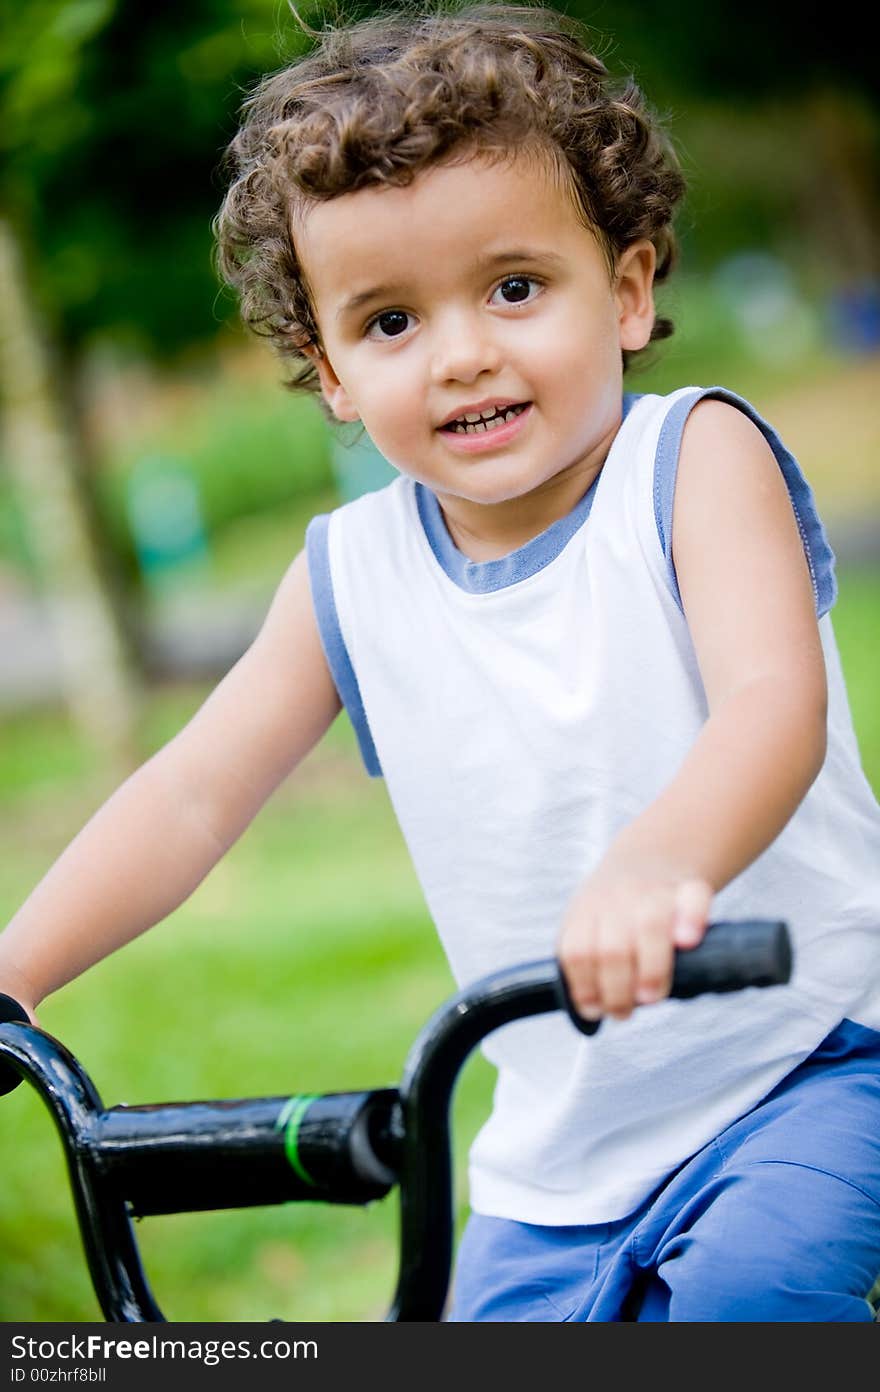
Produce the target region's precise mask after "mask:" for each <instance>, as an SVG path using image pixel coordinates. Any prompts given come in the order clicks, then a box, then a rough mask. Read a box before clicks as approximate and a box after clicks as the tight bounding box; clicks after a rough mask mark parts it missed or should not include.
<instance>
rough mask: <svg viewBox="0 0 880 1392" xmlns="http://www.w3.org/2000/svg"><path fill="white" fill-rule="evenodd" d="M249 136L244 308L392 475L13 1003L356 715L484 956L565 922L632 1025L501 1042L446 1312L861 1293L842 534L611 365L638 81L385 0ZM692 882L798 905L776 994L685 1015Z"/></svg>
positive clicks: (240, 179)
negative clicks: (368, 441)
mask: <svg viewBox="0 0 880 1392" xmlns="http://www.w3.org/2000/svg"><path fill="white" fill-rule="evenodd" d="M232 155H233V162H234V180H233V183H232V186H231V188H230V191H229V194H228V195H227V198H226V201H225V203H224V207H223V209H222V211H221V214H220V217H219V219H218V235H219V243H220V251H221V265H222V267H223V269H224V272H225V274H226V275H227V277H228V278H229V279H230V280H231V281H232V282H233V283H234V284H236V285H237V287H238V289H239V291H240V294H241V297H242V307H243V312H244V314H245V316H246V318H247V319H248V320H249V321H250V322H251V323H253V324H254V325H255V326H256V327H260V328H262V329H263V330H264V331H267V332H269V333H270V334H271V335H272V336H273V338H274V339H275V342H276V344H277V346H278V347H279V348H280V349H281V350H282V351H283V352H284V353H286V354H288V355H289V356H290V358H291V359H292V361H293V362H294V364H295V365H296V369H297V375H296V376H295V385H298V386H299V387H301V388H302V389H305V390H312V391H317V390H319V391H320V393H321V397H322V399H323V402H324V403H325V406H326V407H327V408H328V409H329V410H330V412H332V414H333V416H335V417H336V418H337V419H339V420H347V421H355V420H361V421H362V422H363V424H364V426H365V427H366V429H367V430H368V431H369V434H370V436H371V437H372V439H373V440H374V442H375V444H376V446H377V448H378V449H379V451H380V452H381V453H382V454H383V455H384V456H385V458H387V459H388V460H389V461H390V462H391V463H392V464H393V465H394V466H395V467H396V468H397V469H398V470H399V471H400V475H401V476H400V478H399V479H397V480H396V481H395V482H394V483H393V484H391V485H390V486H389V487H388V488H386V489H384V490H382V491H380V492H377V493H373V494H370V495H367V496H365V497H363V498H361V499H359V500H357V501H355V502H354V503H350V504H348V505H347V506H345V507H343V508H340V509H337V511H336V512H334V513H333V514H332V515H331V516H330V517H329V518H328V517H323V518H316V519H315V520H314V521H313V522H312V524H311V525H310V528H309V533H308V538H307V547H306V553H305V554H303V555H300V556H298V557H297V558H296V560H295V561H294V563H293V565H292V566H291V568H290V570H289V572H288V574H287V575H286V577H285V578H284V580H283V582H282V584H281V586H280V588H279V591H278V594H277V596H276V599H275V601H274V603H273V605H272V607H271V610H270V612H269V615H268V617H267V619H266V623H265V625H264V627H263V630H262V631H261V633H260V634H259V636H258V637H257V639H256V641H255V642H254V644H253V646H252V648H251V649H250V650H249V652H248V653H247V654H246V655H245V657H244V658H242V660H241V661H240V662H239V663H238V664H237V666H236V667H235V668H233V670H232V671H231V672H230V673H229V675H228V676H227V677H226V678H225V680H224V681H223V682H222V683H221V684H220V686H219V687H218V688H217V690H216V691H215V692H214V694H213V695H212V696H211V697H210V698H209V700H208V701H207V702H206V704H205V706H204V707H203V708H202V710H201V711H200V712H199V713H198V714H197V715H196V717H195V718H194V720H193V721H192V722H191V723H190V724H189V725H188V726H187V727H186V728H185V729H184V730H183V731H182V732H181V733H180V734H179V735H178V736H177V738H176V739H175V740H173V741H172V742H171V743H170V744H169V745H168V746H167V747H166V748H165V749H164V750H162V751H161V752H160V753H159V754H158V755H157V756H156V757H155V758H154V759H152V760H151V761H150V762H149V763H148V764H147V765H145V767H144V768H143V769H142V770H140V771H139V772H138V773H137V774H135V775H134V776H133V778H131V779H130V780H129V781H128V782H127V783H126V784H125V785H123V787H122V788H121V789H120V790H119V792H118V793H116V794H115V796H114V797H113V798H112V799H111V800H110V802H109V803H108V804H107V805H106V807H105V808H104V809H102V810H101V811H100V812H99V813H98V814H97V816H96V817H95V818H94V819H93V821H92V822H91V823H90V824H89V825H88V826H87V827H86V828H85V829H84V831H83V832H82V833H81V834H80V836H79V837H78V838H77V840H76V841H75V842H74V843H73V844H72V845H71V847H70V848H69V849H68V850H67V851H66V852H65V853H64V855H63V856H62V857H61V858H60V860H59V861H58V863H57V864H56V866H55V867H54V868H53V869H52V870H51V871H50V873H49V875H48V876H47V877H46V879H45V880H44V881H43V882H42V884H41V885H39V886H38V887H37V889H36V890H35V891H34V893H33V895H32V896H31V898H30V899H29V900H28V901H27V903H26V904H25V905H24V906H23V908H22V909H21V911H20V913H19V914H18V915H17V916H16V918H15V919H14V920H13V922H12V924H10V926H9V928H8V929H7V931H6V933H5V935H4V938H3V939H2V941H0V990H5V991H7V992H9V993H10V994H12V995H16V996H18V997H19V999H21V1000H23V1001H24V1003H25V1004H26V1005H27V1006H28V1007H29V1008H32V1007H33V1006H34V1004H36V1002H37V1001H38V1000H39V999H40V998H42V996H44V995H45V994H47V992H49V991H51V990H54V989H56V988H57V987H58V986H60V985H61V984H62V983H63V982H64V981H66V980H69V979H70V977H71V976H73V975H75V974H76V973H77V972H78V971H81V970H83V969H84V968H85V967H86V966H87V965H88V964H89V963H90V962H92V961H94V960H95V959H96V958H97V957H99V956H101V955H103V954H104V953H106V952H108V951H110V950H112V949H113V948H115V947H117V946H118V945H120V944H121V943H122V942H124V941H126V940H128V939H129V938H131V937H132V936H133V935H134V934H135V933H137V932H139V931H141V930H142V929H144V928H146V927H147V926H149V925H150V924H152V923H154V922H156V921H157V919H159V918H161V917H162V916H164V915H165V914H167V913H168V912H170V910H171V909H172V908H174V907H175V906H176V905H177V904H178V903H180V902H181V900H182V899H183V898H184V897H185V896H186V895H187V894H188V893H190V892H191V890H192V889H193V888H194V887H195V885H196V884H197V883H198V882H199V881H200V880H201V878H202V877H203V876H204V875H205V874H206V873H207V871H208V870H209V869H210V868H211V866H212V865H213V864H214V863H215V862H216V861H217V860H218V859H219V858H220V856H221V855H222V854H223V852H224V851H225V850H226V849H227V847H228V846H229V845H231V844H232V842H233V841H234V840H235V839H236V837H237V836H238V835H240V833H241V832H242V831H243V829H244V828H245V826H246V825H247V824H248V822H249V821H250V820H251V818H252V817H253V816H254V814H255V813H256V811H257V810H258V809H259V807H260V806H261V805H262V804H263V802H264V801H265V800H266V798H267V797H268V795H269V793H270V792H271V791H272V789H273V788H274V787H275V786H277V784H278V783H279V782H280V781H281V779H282V778H284V777H285V776H286V775H287V774H288V773H290V772H291V771H292V770H293V769H294V768H295V767H296V765H297V764H298V763H299V761H300V760H301V759H302V757H303V756H304V755H305V753H306V752H307V751H308V750H309V749H310V748H311V747H312V745H313V744H314V743H315V742H316V740H317V739H318V738H320V736H321V735H322V734H323V733H324V731H325V730H326V729H327V727H328V725H329V724H330V723H331V721H332V720H333V719H334V717H335V716H336V714H337V712H338V711H339V709H340V707H341V705H342V704H344V705H345V707H346V709H347V710H348V712H349V714H350V716H351V718H352V721H353V723H354V726H355V729H356V732H357V735H358V739H359V743H360V747H361V751H362V754H363V757H364V762H365V764H366V767H367V769H368V771H369V772H370V773H371V774H374V775H378V774H382V775H383V776H384V777H385V778H386V779H387V781H388V787H389V793H390V795H391V798H392V802H393V804H394V807H395V810H396V812H397V815H398V817H399V820H400V823H401V827H402V829H403V832H404V835H405V836H406V839H407V842H408V845H409V848H410V851H411V853H412V856H413V860H414V863H415V866H416V869H417V871H418V873H419V877H420V880H421V884H422V886H423V888H424V891H425V895H426V899H427V902H428V905H429V907H430V909H431V912H432V915H433V917H434V919H435V922H436V924H437V927H438V931H439V932H440V934H441V937H442V939H443V942H444V946H445V948H446V951H447V953H448V956H449V960H450V963H451V966H452V969H453V971H454V973H455V975H456V977H457V979H458V980H459V982H461V983H465V982H467V981H470V980H472V979H474V978H475V977H477V976H480V975H483V974H484V973H486V972H488V971H491V970H495V969H498V968H500V967H502V966H504V965H508V964H510V963H513V962H515V961H518V960H528V959H530V958H535V957H538V956H542V955H546V953H547V952H548V951H549V950H551V949H552V947H553V945H554V943H555V945H556V949H557V951H558V954H559V957H560V960H561V962H562V965H563V968H564V970H565V973H566V977H567V981H568V985H569V988H570V992H571V995H572V998H573V1000H574V1001H575V1003H576V1006H577V1008H578V1009H579V1010H580V1011H581V1012H582V1013H583V1014H584V1015H585V1016H587V1017H589V1018H595V1017H598V1016H599V1015H606V1016H611V1017H612V1019H610V1020H608V1021H606V1024H605V1025H604V1026H603V1029H602V1031H601V1032H600V1034H599V1035H597V1036H596V1038H595V1039H591V1040H584V1039H583V1038H581V1037H580V1036H579V1035H577V1034H576V1032H575V1031H573V1030H572V1029H571V1025H570V1022H569V1021H567V1020H566V1019H564V1018H562V1017H561V1016H551V1017H546V1018H543V1019H537V1020H531V1021H526V1022H522V1023H520V1024H517V1025H512V1026H508V1027H506V1028H505V1029H504V1030H501V1031H498V1032H497V1034H496V1035H494V1036H492V1037H491V1038H490V1040H489V1041H488V1043H487V1046H486V1050H485V1052H486V1053H487V1055H488V1056H489V1058H490V1059H491V1060H492V1061H493V1062H494V1063H495V1064H496V1066H497V1068H498V1086H497V1090H496V1096H495V1103H494V1108H493V1113H492V1116H491V1118H490V1120H489V1122H488V1123H487V1125H486V1126H485V1127H484V1129H483V1131H482V1132H481V1133H480V1136H479V1137H478V1138H477V1141H476V1142H475V1145H474V1147H473V1151H472V1156H471V1174H470V1178H471V1204H472V1209H473V1214H472V1217H471V1220H470V1222H469V1224H468V1229H467V1232H466V1234H465V1237H464V1239H463V1242H462V1246H461V1250H460V1253H459V1260H458V1270H457V1278H456V1291H455V1305H454V1309H453V1312H452V1316H451V1317H452V1318H454V1319H458V1320H560V1319H566V1320H619V1319H627V1318H632V1319H642V1320H676V1321H690V1320H722V1319H724V1320H810V1321H832V1320H833V1321H837V1320H847V1321H849V1320H853V1321H859V1320H868V1319H870V1318H872V1311H871V1309H870V1306H869V1305H868V1302H867V1299H866V1296H867V1293H868V1291H869V1289H870V1287H871V1285H872V1283H873V1279H874V1277H875V1275H876V1273H877V1271H878V1270H880V1223H878V1206H880V953H878V950H877V949H878V934H880V884H878V876H877V865H878V863H880V857H878V851H880V809H878V807H877V804H876V801H875V800H874V798H873V795H872V793H871V790H870V788H869V787H868V785H867V782H866V780H865V778H864V774H863V773H862V770H861V766H860V762H859V757H858V749H857V746H856V742H855V737H854V734H853V731H852V725H851V721H850V717H849V711H848V703H847V696H846V690H845V686H844V682H843V677H842V674H841V671H840V665H839V660H838V657H837V650H836V645H835V641H834V635H833V630H832V627H831V621H830V617H829V616H828V610H829V609H830V607H831V605H832V603H833V601H834V597H835V583H834V574H833V556H832V554H831V552H830V550H829V547H828V545H827V541H826V539H825V535H824V532H823V529H822V525H821V522H820V521H819V519H818V517H817V515H816V512H815V508H814V505H813V499H812V495H811V493H810V490H809V487H808V485H807V483H806V481H805V480H804V479H803V476H802V475H801V473H800V470H799V469H798V466H797V464H796V463H795V461H794V460H793V459H792V458H791V456H790V455H789V454H788V453H787V452H786V450H785V449H784V447H783V446H782V444H781V442H780V441H779V440H778V438H777V437H776V435H775V434H774V432H773V431H772V430H771V428H770V427H769V426H768V425H766V424H765V423H764V422H763V421H761V420H760V418H759V417H758V416H757V415H756V413H755V412H754V411H753V410H752V409H751V407H749V406H748V405H747V404H746V403H744V402H742V401H740V400H739V399H738V398H736V397H734V396H733V395H732V394H731V393H728V392H725V391H723V390H722V389H720V388H719V389H712V390H710V391H708V392H707V391H704V390H700V389H695V388H685V389H683V390H682V391H679V392H675V393H673V394H672V395H671V396H670V397H666V398H660V397H655V396H643V397H633V396H630V395H626V394H624V392H623V385H622V375H623V370H624V367H625V364H626V362H627V360H628V359H629V357H630V356H631V355H632V354H635V353H638V352H640V351H642V350H643V349H644V348H645V347H646V345H647V344H648V343H649V341H650V340H651V339H652V338H656V337H661V336H664V335H665V334H666V333H668V332H669V331H670V329H671V326H670V325H669V323H668V322H667V321H663V320H658V319H657V317H656V315H655V311H654V303H653V285H654V283H655V282H656V281H658V280H662V279H663V278H664V277H665V275H666V274H667V273H668V271H669V269H670V267H671V265H672V260H673V255H674V239H673V234H672V230H671V222H672V214H673V212H674V208H675V205H676V203H677V201H678V199H679V198H680V196H681V193H682V181H681V177H680V175H679V173H678V170H677V168H676V166H675V163H674V160H673V158H672V156H671V154H670V152H669V151H668V149H667V147H666V145H665V143H664V141H663V139H662V137H661V135H660V134H659V133H658V131H657V130H656V129H655V128H654V127H653V125H652V123H651V121H650V119H649V116H648V115H647V113H646V111H645V108H644V105H643V103H642V100H641V96H640V94H639V93H638V91H637V89H635V88H634V87H633V86H631V85H630V86H629V87H627V88H626V89H625V90H623V91H622V92H620V93H614V92H613V91H612V90H611V89H610V85H609V83H608V79H607V75H606V73H605V70H604V68H603V66H602V64H601V63H600V62H599V61H598V60H597V59H596V58H595V57H593V56H592V55H590V54H589V53H588V52H587V51H586V49H585V47H584V44H583V41H582V39H581V37H580V35H579V33H578V31H577V30H576V28H575V26H573V25H572V24H571V23H570V22H568V21H566V20H564V19H562V18H561V17H560V16H558V15H555V14H554V13H553V12H551V11H539V10H533V9H517V8H512V7H506V6H478V7H472V8H469V9H466V10H464V11H461V12H459V13H456V14H452V15H450V14H446V13H444V12H442V11H441V12H439V13H422V12H421V11H413V12H412V13H410V12H408V11H406V12H405V11H396V12H394V13H390V14H389V15H388V16H386V17H385V18H383V19H380V20H379V21H376V22H372V23H366V24H362V25H355V26H353V27H352V28H350V29H342V30H339V31H328V32H327V33H325V34H324V35H322V36H321V42H320V43H319V45H318V46H317V48H316V50H315V51H314V53H313V54H311V55H310V56H309V57H308V58H306V59H305V60H303V61H301V62H300V63H298V64H295V65H294V66H293V67H292V68H289V69H287V70H285V71H284V72H282V73H279V74H276V75H274V76H273V77H270V78H269V79H267V80H266V82H265V83H263V84H262V85H261V87H260V88H259V89H258V90H257V92H256V93H255V94H254V95H253V96H252V98H251V99H250V100H249V102H248V103H247V109H246V118H245V121H244V123H243V125H242V128H241V130H240V132H239V134H238V136H237V137H236V140H235V141H234V142H233V146H232ZM673 505H674V506H673ZM107 866H111V867H112V871H111V873H110V874H108V873H107V870H106V868H105V867H107ZM710 909H712V910H713V911H714V913H715V914H716V915H717V916H731V917H738V916H747V915H758V914H760V915H761V916H765V915H766V916H774V917H775V916H778V917H781V918H785V919H786V920H787V921H788V922H789V924H790V926H791V929H792V932H793V936H794V943H795V965H796V971H795V976H794V979H793V981H792V983H791V984H790V985H789V986H788V987H785V988H781V989H779V990H776V991H773V992H745V993H742V994H739V995H736V996H728V997H722V998H710V997H707V998H704V999H702V1000H698V1001H693V1002H689V1003H688V1004H687V1005H686V1006H683V1005H681V1004H680V1003H678V1002H673V1001H669V1000H666V999H665V997H666V996H667V994H668V989H669V982H670V974H671V964H672V957H673V951H674V949H675V948H676V947H682V948H686V947H688V946H692V945H694V944H695V943H696V942H697V941H699V939H700V938H701V936H702V934H703V933H704V931H705V928H706V925H707V922H708V920H709V916H710ZM649 1001H650V1002H655V1003H656V1002H660V1003H659V1004H655V1006H654V1009H653V1010H651V1011H646V1012H643V1013H639V1014H638V1015H637V1016H635V1017H634V1018H633V1019H632V1020H629V1021H628V1023H627V1025H626V1026H625V1027H624V1028H623V1029H621V1027H620V1026H619V1025H618V1023H617V1022H618V1021H623V1020H628V1017H629V1016H630V1015H631V1014H632V1012H633V1009H634V1007H635V1006H636V1005H638V1004H641V1003H645V1002H649Z"/></svg>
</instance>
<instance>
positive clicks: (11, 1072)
mask: <svg viewBox="0 0 880 1392" xmlns="http://www.w3.org/2000/svg"><path fill="white" fill-rule="evenodd" d="M13 1022H15V1023H16V1024H25V1025H29V1024H30V1018H29V1016H28V1013H27V1011H26V1010H25V1008H24V1006H23V1005H19V1003H18V1001H17V1000H13V999H12V997H11V996H4V995H3V993H2V992H0V1025H6V1024H11V1023H13ZM20 1082H21V1078H20V1076H19V1075H18V1073H16V1071H15V1069H14V1068H10V1067H9V1065H8V1064H6V1063H3V1062H2V1061H0V1097H3V1096H4V1095H5V1094H6V1093H7V1092H12V1089H13V1088H17V1087H18V1085H19V1083H20Z"/></svg>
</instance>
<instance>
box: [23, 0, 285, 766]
mask: <svg viewBox="0 0 880 1392" xmlns="http://www.w3.org/2000/svg"><path fill="white" fill-rule="evenodd" d="M251 18H253V20H254V22H255V24H256V26H257V28H258V29H259V25H260V24H262V25H263V26H267V25H269V24H270V23H273V20H272V12H271V10H270V8H269V7H268V6H267V5H265V4H264V3H262V2H261V0H259V2H258V0H191V3H189V4H188V5H187V6H185V7H182V8H181V7H178V6H173V5H162V4H160V5H153V6H150V7H147V8H145V7H142V6H140V5H136V4H133V3H131V2H130V0H129V3H125V2H124V0H122V2H121V3H120V0H31V3H29V4H28V5H26V6H20V7H15V8H12V7H10V8H9V9H8V10H5V11H4V15H3V19H2V24H0V154H2V165H0V216H2V223H0V228H2V236H0V276H2V280H0V343H2V356H0V373H2V379H0V388H2V392H3V396H4V398H5V418H6V426H7V429H6V454H7V456H8V461H9V472H10V475H11V476H12V479H13V482H14V484H15V491H16V496H17V499H18V502H19V505H20V510H21V512H22V514H23V517H24V522H25V526H26V529H27V532H28V535H29V538H30V545H31V550H32V552H33V554H34V557H35V559H36V561H37V563H38V565H39V568H40V571H41V576H42V580H43V583H44V586H45V589H46V591H47V598H48V600H49V603H50V607H51V608H52V610H53V612H54V616H55V619H56V625H55V626H56V630H57V632H58V634H59V644H60V651H61V653H62V657H63V670H64V676H65V687H66V694H67V697H68V701H69V704H70V707H71V710H72V711H73V713H74V714H75V716H76V718H77V720H78V721H79V722H80V723H82V724H84V725H86V726H87V728H88V732H89V733H90V735H92V736H94V737H97V738H98V739H99V740H100V741H101V742H102V743H103V744H104V745H105V747H107V748H108V749H109V750H110V751H111V752H112V753H113V754H114V756H115V757H117V758H118V759H119V760H120V761H121V762H125V763H130V762H132V760H133V759H134V758H136V748H135V738H136V736H135V731H136V716H137V701H136V697H135V681H134V665H133V662H132V657H133V644H132V643H131V641H129V640H127V638H126V623H125V615H126V610H125V605H124V602H123V599H122V597H121V595H120V592H119V588H120V587H119V585H118V584H114V583H113V582H114V579H116V578H117V577H115V576H114V566H113V560H114V558H113V554H112V548H111V546H110V544H109V541H108V540H107V538H106V537H103V536H102V535H101V519H100V512H99V508H98V506H97V504H96V501H95V491H94V487H93V483H94V461H93V460H92V459H91V457H90V446H89V436H88V432H87V431H86V430H85V428H84V425H83V407H84V401H83V399H82V396H83V382H84V378H85V374H84V371H83V367H84V362H85V357H86V354H87V351H88V349H89V345H90V343H92V342H93V341H94V340H95V338H96V337H99V336H106V337H110V338H112V340H113V341H114V342H115V343H116V344H120V343H122V344H125V343H126V342H127V343H129V344H130V345H131V346H132V348H134V349H136V350H137V351H140V352H142V353H147V354H149V355H151V356H153V357H157V358H164V359H166V360H167V359H168V358H170V357H171V356H172V355H173V354H174V353H175V352H176V351H179V350H181V349H182V348H185V347H186V346H188V345H189V344H191V343H192V342H194V341H199V340H204V339H205V338H209V337H211V336H213V335H215V334H216V333H217V330H218V327H219V323H218V318H217V316H216V312H215V300H216V291H217V285H216V279H215V278H214V274H213V270H212V267H211V259H210V245H211V236H210V220H211V216H212V214H213V212H214V210H215V208H216V204H217V202H218V198H219V192H218V186H217V180H216V166H217V164H218V160H219V156H220V152H221V150H222V148H223V147H224V145H225V143H226V141H227V139H228V137H229V135H231V133H232V130H233V129H234V115H233V113H234V111H235V110H236V108H237V107H238V105H239V102H240V100H241V96H242V88H243V87H246V86H247V85H249V84H250V82H251V81H252V80H253V78H254V77H255V76H256V75H257V74H258V73H259V72H260V71H261V70H263V69H265V68H268V67H271V66H273V64H277V63H278V62H279V59H278V57H277V51H276V36H275V33H274V29H269V28H267V27H264V28H263V30H262V31H261V32H259V33H258V35H257V36H256V37H255V38H253V39H249V38H247V37H245V36H244V30H245V28H246V26H247V23H248V21H249V19H251Z"/></svg>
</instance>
